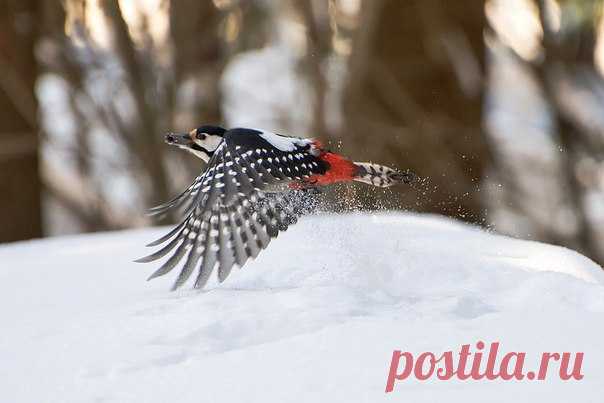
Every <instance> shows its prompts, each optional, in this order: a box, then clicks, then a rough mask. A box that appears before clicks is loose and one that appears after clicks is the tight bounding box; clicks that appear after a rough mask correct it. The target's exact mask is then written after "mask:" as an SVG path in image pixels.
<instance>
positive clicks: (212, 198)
mask: <svg viewBox="0 0 604 403" xmlns="http://www.w3.org/2000/svg"><path fill="white" fill-rule="evenodd" d="M267 144H268V143H267ZM324 170H325V167H324V166H322V165H321V161H320V160H317V159H316V158H315V157H314V156H313V155H312V154H311V153H310V152H308V147H306V149H304V148H298V147H294V148H293V149H291V150H280V149H277V148H274V147H269V146H267V147H262V144H257V143H256V144H250V143H249V142H248V140H246V138H245V136H227V137H225V139H224V140H223V142H222V143H221V144H220V146H219V147H218V148H217V149H216V151H215V152H214V155H213V156H212V158H211V159H210V161H209V162H208V167H207V169H206V170H205V171H204V172H203V173H202V174H201V175H199V176H198V177H197V178H196V179H195V181H194V182H193V183H192V184H191V185H190V186H189V187H188V188H187V189H186V190H185V191H184V192H183V193H181V194H180V195H179V196H178V197H176V198H175V199H173V200H171V201H169V202H167V203H165V204H163V205H161V206H158V207H156V208H154V209H152V210H151V213H152V214H164V213H165V212H167V211H168V210H170V209H172V208H177V207H181V208H182V209H183V215H184V217H185V218H184V219H183V221H182V222H181V223H180V224H179V225H177V226H176V228H174V229H173V230H172V231H170V232H169V233H168V234H166V235H165V236H163V237H162V238H160V239H158V240H157V241H155V242H152V243H151V244H149V246H157V245H161V244H164V243H165V244H166V245H165V246H163V247H162V248H161V249H159V250H158V251H157V252H155V253H153V254H151V255H149V256H147V257H145V258H142V259H139V260H138V261H139V262H150V261H154V260H157V259H160V258H162V257H164V256H166V255H168V254H171V256H170V257H169V258H168V260H166V261H165V263H164V264H163V265H162V266H161V267H160V268H159V269H158V270H156V271H155V272H154V273H153V274H152V275H151V277H150V279H151V278H155V277H157V276H161V275H164V274H166V273H168V272H170V271H171V270H172V269H174V268H175V267H176V266H177V265H178V263H179V262H180V261H181V260H183V259H184V258H185V257H186V259H185V263H184V265H183V267H182V269H181V271H180V274H179V275H178V277H177V279H176V282H175V283H174V287H173V289H176V288H178V287H180V286H181V285H182V284H184V283H185V282H186V281H187V280H188V279H189V277H190V276H191V275H192V274H193V272H194V271H195V269H196V268H198V271H197V278H196V280H195V288H202V287H203V286H204V285H205V284H206V282H207V281H208V279H209V277H210V275H211V273H212V271H213V269H214V267H215V266H218V279H219V281H221V282H222V281H223V280H224V279H225V278H226V277H227V276H228V275H229V273H230V272H231V269H232V267H233V266H235V265H237V266H239V267H241V266H243V265H244V264H245V262H246V261H247V260H248V259H250V258H255V257H256V256H258V254H259V253H260V251H261V250H262V249H265V248H266V247H267V246H268V244H269V242H270V240H271V239H272V238H275V237H277V235H278V234H279V232H280V231H285V230H287V228H288V226H289V225H292V224H294V223H295V222H296V221H297V220H298V218H299V217H300V216H301V215H302V214H304V213H305V212H307V210H308V209H309V208H312V206H313V198H312V196H310V195H308V194H307V192H305V191H304V190H287V189H288V188H287V183H288V182H289V181H291V180H303V179H305V178H308V177H309V176H311V175H313V174H317V173H322V172H324ZM274 189H279V191H278V192H277V191H275V192H272V191H271V190H274ZM284 190H285V191H284Z"/></svg>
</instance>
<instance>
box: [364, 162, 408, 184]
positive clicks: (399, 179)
mask: <svg viewBox="0 0 604 403" xmlns="http://www.w3.org/2000/svg"><path fill="white" fill-rule="evenodd" d="M354 164H355V165H356V166H357V168H358V170H357V174H356V176H355V177H354V178H353V180H355V181H357V182H363V183H367V184H369V185H373V186H378V187H382V188H386V187H389V186H393V185H396V184H399V183H411V182H413V180H414V179H415V175H414V174H413V173H412V172H410V171H405V172H401V171H398V170H396V169H392V168H388V167H386V166H383V165H378V164H373V163H371V162H355V163H354Z"/></svg>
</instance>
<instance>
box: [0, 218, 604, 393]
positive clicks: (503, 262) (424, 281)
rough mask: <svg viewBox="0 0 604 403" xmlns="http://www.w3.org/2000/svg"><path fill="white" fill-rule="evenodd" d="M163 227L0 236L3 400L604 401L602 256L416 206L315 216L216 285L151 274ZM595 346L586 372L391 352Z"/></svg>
mask: <svg viewBox="0 0 604 403" xmlns="http://www.w3.org/2000/svg"><path fill="white" fill-rule="evenodd" d="M165 231H166V228H161V229H152V230H141V231H131V232H122V233H109V234H101V235H87V236H77V237H69V238H62V239H52V240H46V241H34V242H26V243H20V244H13V245H6V246H2V247H0V265H1V267H0V298H1V302H2V303H1V304H0V318H1V319H2V330H1V331H0V401H2V402H290V401H291V402H378V401H401V402H435V401H450V402H458V401H459V402H467V401H482V402H486V401H489V402H508V401H522V402H524V401H526V402H535V401H547V402H562V401H581V402H599V401H601V400H600V399H601V396H602V392H603V391H604V386H603V383H602V374H603V373H604V352H603V347H602V346H603V340H604V285H603V284H604V272H602V270H601V269H600V268H599V267H598V266H597V265H596V264H594V263H593V262H591V261H590V260H588V259H587V258H585V257H582V256H581V255H579V254H577V253H575V252H573V251H570V250H568V249H563V248H559V247H554V246H549V245H545V244H540V243H534V242H526V241H520V240H515V239H510V238H506V237H501V236H496V235H491V234H487V233H484V232H482V231H480V230H478V229H475V228H471V227H468V226H464V225H461V224H458V223H454V222H451V221H449V220H446V219H442V218H437V217H431V216H417V215H407V214H381V215H351V216H315V217H308V218H305V219H303V220H301V222H300V223H299V224H298V225H296V226H294V227H292V228H290V230H289V231H288V232H287V233H285V234H282V235H281V236H280V237H279V238H278V239H277V240H275V241H273V243H272V244H271V246H270V247H269V248H268V250H266V251H265V252H263V253H262V254H261V256H260V257H259V258H258V259H257V260H256V261H254V262H252V263H250V264H248V265H247V266H246V267H245V269H243V270H241V271H237V272H234V273H232V274H231V277H229V278H228V279H227V281H226V282H225V283H223V284H222V285H217V284H216V283H213V284H211V285H210V287H209V289H208V290H207V291H205V292H198V291H194V290H191V289H184V290H182V291H179V292H176V293H171V292H169V291H168V290H169V288H170V285H171V282H172V280H173V278H174V276H172V278H159V279H157V280H154V281H153V282H149V283H147V282H145V278H146V277H147V276H148V275H149V274H150V273H151V272H152V271H153V270H154V269H155V268H157V265H141V264H136V263H132V260H133V259H135V258H137V257H140V256H142V255H144V254H145V253H146V252H148V251H147V250H145V248H144V246H142V245H144V244H145V243H147V242H149V241H151V240H153V239H155V238H157V237H158V236H160V235H162V234H163V233H164V232H165ZM478 340H482V341H485V342H486V343H487V344H488V343H490V342H493V341H499V342H500V343H501V347H500V349H501V350H503V351H504V352H508V351H526V352H528V353H529V354H528V357H527V364H526V367H528V368H529V369H532V368H533V367H534V365H533V366H531V365H532V364H535V362H536V360H538V359H539V358H540V355H539V354H540V353H541V352H542V351H558V352H563V351H569V352H578V351H579V352H584V353H585V360H584V364H583V370H582V372H583V374H584V375H585V378H584V379H583V380H581V381H566V382H564V381H560V380H557V379H555V370H554V371H552V373H551V374H550V378H549V379H548V380H547V381H545V382H543V381H541V382H540V381H522V382H518V381H512V382H503V381H464V382H462V381H438V380H429V381H424V382H420V381H415V380H405V381H400V382H398V383H397V384H396V386H395V389H394V392H392V393H390V394H387V395H386V394H385V393H384V388H385V384H386V375H387V373H388V367H389V363H390V357H391V354H392V350H394V349H400V350H406V351H411V352H413V353H414V355H416V356H417V355H418V354H419V353H421V352H423V351H433V352H435V353H439V352H441V351H444V350H453V351H458V350H459V346H460V345H462V344H467V343H469V344H472V345H475V343H476V342H477V341H478Z"/></svg>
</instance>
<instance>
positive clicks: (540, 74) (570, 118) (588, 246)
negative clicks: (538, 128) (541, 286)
mask: <svg viewBox="0 0 604 403" xmlns="http://www.w3.org/2000/svg"><path fill="white" fill-rule="evenodd" d="M536 6H537V7H538V10H539V17H540V21H541V25H542V27H543V40H542V45H543V50H544V54H543V56H544V58H543V60H542V61H541V63H535V64H534V65H533V69H534V72H535V76H536V77H537V79H538V80H539V82H540V84H541V86H542V88H543V90H544V93H545V96H546V98H547V102H548V104H549V107H550V111H551V113H552V114H553V119H554V122H555V127H556V129H557V133H556V134H557V136H556V138H555V140H556V141H557V143H558V146H559V149H560V151H561V153H560V162H561V165H562V168H563V170H562V172H563V174H562V175H561V178H560V180H561V183H562V187H563V189H564V194H565V195H566V199H567V200H566V202H567V204H568V205H569V207H570V209H571V210H572V213H573V215H574V221H575V222H574V228H575V230H574V231H572V232H571V233H570V234H560V233H557V232H555V231H552V232H551V233H549V234H547V235H546V237H547V240H548V241H550V242H554V243H558V244H561V245H564V246H567V247H571V248H574V249H576V250H578V251H579V252H581V253H583V254H585V255H587V256H589V257H590V258H592V259H594V260H597V261H598V262H600V263H602V262H603V261H604V249H603V248H602V246H601V243H600V241H599V239H598V237H597V232H598V231H597V230H598V228H597V226H598V225H597V224H596V223H595V222H594V219H593V217H590V214H589V207H590V206H589V202H588V200H587V199H588V193H589V191H590V190H593V188H594V183H597V182H598V180H597V177H598V175H599V174H598V172H597V171H593V170H590V169H585V168H583V172H581V163H582V162H584V161H589V160H593V161H602V158H603V157H604V141H602V133H601V131H598V130H596V131H595V132H594V130H593V125H592V124H591V123H590V122H586V121H585V118H584V113H583V111H581V110H580V107H577V106H575V105H574V104H573V103H572V102H569V101H568V99H572V96H573V95H574V94H573V92H574V93H575V94H576V93H578V92H580V91H584V92H586V93H589V92H591V91H593V92H596V91H598V89H601V88H604V85H603V84H604V83H603V82H602V77H601V75H600V73H599V72H598V71H597V68H596V59H595V56H596V43H597V36H598V34H597V29H598V28H599V24H600V19H601V8H602V4H601V2H598V1H592V0H590V1H574V0H566V1H561V2H560V6H562V11H561V19H562V22H563V26H564V29H563V30H556V29H554V28H553V27H552V23H551V21H550V20H549V17H548V11H549V10H548V9H547V8H548V2H546V1H545V0H537V1H536ZM599 106H600V107H601V105H599ZM584 165H585V164H584ZM590 171H591V172H590ZM572 224H573V223H569V226H573V225H572Z"/></svg>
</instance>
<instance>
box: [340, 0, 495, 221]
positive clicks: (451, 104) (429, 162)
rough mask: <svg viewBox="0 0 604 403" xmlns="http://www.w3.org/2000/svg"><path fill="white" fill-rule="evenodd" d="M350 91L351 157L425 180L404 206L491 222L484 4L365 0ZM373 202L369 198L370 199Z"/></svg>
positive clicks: (347, 133)
mask: <svg viewBox="0 0 604 403" xmlns="http://www.w3.org/2000/svg"><path fill="white" fill-rule="evenodd" d="M360 16H361V17H360V21H359V25H358V30H357V33H356V36H355V38H354V41H353V48H352V54H351V58H350V65H349V67H350V71H349V76H348V82H347V85H346V88H345V89H344V100H343V112H344V125H343V126H344V127H343V132H342V138H343V140H344V145H345V148H347V149H348V150H347V151H348V153H349V154H350V156H351V157H356V159H362V160H365V159H367V160H373V161H376V162H378V161H379V162H384V163H389V164H393V165H395V166H398V167H400V168H403V169H404V168H410V169H412V170H413V171H415V172H416V173H417V174H418V175H420V177H422V178H426V179H425V180H424V181H423V182H422V183H420V185H419V188H418V189H417V190H415V191H410V190H409V189H408V188H404V189H403V188H401V189H397V190H395V191H397V192H398V191H400V192H402V193H403V194H404V197H403V207H405V206H409V205H410V204H411V203H412V202H413V201H415V204H416V206H415V207H416V209H418V210H420V211H428V212H434V213H441V214H446V215H449V216H455V217H458V218H461V219H464V220H468V221H472V222H483V221H484V218H485V217H484V216H485V210H484V205H483V200H482V197H481V193H480V192H479V190H480V185H481V181H482V179H483V175H484V171H485V165H486V164H487V162H488V159H489V157H488V152H487V150H488V148H487V146H486V144H485V136H484V135H483V132H482V102H483V100H482V93H483V67H484V55H485V52H484V41H483V32H484V29H485V27H486V17H485V13H484V1H482V0H467V1H464V2H463V6H461V5H460V4H459V2H456V1H448V0H406V1H398V0H365V1H363V2H362V5H361V11H360ZM362 199H363V200H364V202H365V204H367V203H369V204H370V203H371V201H372V200H371V197H369V198H368V197H367V196H366V192H365V195H363V196H362Z"/></svg>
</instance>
